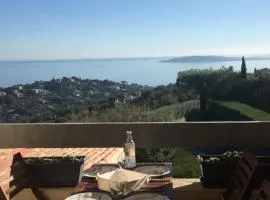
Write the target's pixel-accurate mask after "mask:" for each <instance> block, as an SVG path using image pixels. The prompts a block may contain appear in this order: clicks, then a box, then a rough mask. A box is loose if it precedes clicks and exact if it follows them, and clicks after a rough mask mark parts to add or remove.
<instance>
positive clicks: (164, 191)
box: [71, 163, 173, 199]
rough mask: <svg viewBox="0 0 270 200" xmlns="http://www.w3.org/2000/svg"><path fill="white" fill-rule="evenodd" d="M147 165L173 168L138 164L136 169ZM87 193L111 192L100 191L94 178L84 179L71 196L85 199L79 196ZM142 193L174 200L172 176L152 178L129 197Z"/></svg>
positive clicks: (168, 164)
mask: <svg viewBox="0 0 270 200" xmlns="http://www.w3.org/2000/svg"><path fill="white" fill-rule="evenodd" d="M147 165H148V166H151V165H153V166H156V165H159V166H160V165H166V166H170V167H171V166H172V165H171V163H137V166H136V167H139V166H147ZM94 166H95V167H96V166H117V164H98V165H93V166H92V167H94ZM131 170H132V169H131ZM87 192H103V193H106V194H108V195H110V193H109V192H106V191H102V190H99V189H98V185H97V181H96V179H95V178H94V177H82V180H81V182H80V183H79V184H78V185H77V186H76V187H75V188H74V190H73V192H72V194H71V196H72V195H75V196H76V195H77V196H78V199H83V195H79V194H81V193H87ZM140 193H155V194H159V195H162V196H165V197H167V198H168V199H172V195H173V185H172V178H171V174H169V175H166V176H161V177H152V178H151V180H150V182H149V183H147V184H145V185H144V186H143V187H142V188H140V189H139V190H137V191H134V192H131V193H129V194H128V195H127V196H132V195H134V194H140ZM75 196H74V197H75ZM110 196H111V195H110ZM127 196H125V197H127Z"/></svg>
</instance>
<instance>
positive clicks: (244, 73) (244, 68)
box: [241, 56, 247, 79]
mask: <svg viewBox="0 0 270 200" xmlns="http://www.w3.org/2000/svg"><path fill="white" fill-rule="evenodd" d="M241 77H242V78H243V79H246V78H247V66H246V61H245V57H244V56H243V57H242V65H241Z"/></svg>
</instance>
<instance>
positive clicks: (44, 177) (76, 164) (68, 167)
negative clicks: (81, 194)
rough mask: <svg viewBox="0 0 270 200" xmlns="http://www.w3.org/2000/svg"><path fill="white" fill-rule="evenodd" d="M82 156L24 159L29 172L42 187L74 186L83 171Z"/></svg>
mask: <svg viewBox="0 0 270 200" xmlns="http://www.w3.org/2000/svg"><path fill="white" fill-rule="evenodd" d="M84 158H85V157H84V156H76V157H72V156H64V157H28V158H24V159H25V161H26V163H27V166H28V168H29V170H30V171H31V173H33V175H34V176H35V178H36V180H37V184H38V185H39V186H42V187H50V186H75V185H76V184H77V183H78V181H79V179H80V174H81V171H82V169H83V164H84Z"/></svg>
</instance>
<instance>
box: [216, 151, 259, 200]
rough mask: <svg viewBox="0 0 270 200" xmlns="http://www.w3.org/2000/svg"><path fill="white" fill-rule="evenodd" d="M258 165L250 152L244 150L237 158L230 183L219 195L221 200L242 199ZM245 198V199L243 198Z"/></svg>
mask: <svg viewBox="0 0 270 200" xmlns="http://www.w3.org/2000/svg"><path fill="white" fill-rule="evenodd" d="M257 165H258V161H257V160H256V159H255V158H254V157H253V155H252V154H251V153H250V152H244V154H243V156H242V158H241V159H240V160H239V162H238V164H237V166H236V168H235V170H234V172H233V175H232V178H231V181H230V184H229V186H228V188H227V190H226V192H225V193H224V194H223V195H222V196H221V198H220V199H221V200H244V194H245V193H246V190H247V187H248V185H249V182H250V180H251V178H252V175H253V173H254V171H255V169H256V167H257ZM245 200H246V199H245Z"/></svg>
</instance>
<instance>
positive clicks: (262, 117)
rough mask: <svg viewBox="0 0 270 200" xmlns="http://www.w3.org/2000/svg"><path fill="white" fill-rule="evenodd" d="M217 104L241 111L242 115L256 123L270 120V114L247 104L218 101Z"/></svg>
mask: <svg viewBox="0 0 270 200" xmlns="http://www.w3.org/2000/svg"><path fill="white" fill-rule="evenodd" d="M217 103H219V104H220V105H222V106H225V107H227V108H230V109H233V110H236V111H239V112H240V113H241V114H242V115H245V116H247V117H249V118H252V119H254V120H256V121H268V120H270V113H268V112H265V111H263V110H260V109H257V108H253V107H251V106H249V105H247V104H243V103H239V102H223V101H218V102H217Z"/></svg>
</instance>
